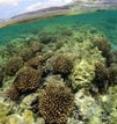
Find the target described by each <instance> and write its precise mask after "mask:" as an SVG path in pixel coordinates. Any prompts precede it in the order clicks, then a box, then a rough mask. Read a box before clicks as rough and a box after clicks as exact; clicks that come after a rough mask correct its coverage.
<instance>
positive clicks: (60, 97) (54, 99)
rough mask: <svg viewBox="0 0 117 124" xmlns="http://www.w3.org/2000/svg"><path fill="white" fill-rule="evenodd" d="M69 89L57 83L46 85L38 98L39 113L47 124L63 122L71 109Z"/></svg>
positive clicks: (71, 96) (61, 123) (71, 97)
mask: <svg viewBox="0 0 117 124" xmlns="http://www.w3.org/2000/svg"><path fill="white" fill-rule="evenodd" d="M73 99H74V97H73V94H72V93H71V91H70V89H69V88H67V87H65V86H62V85H57V84H50V85H48V86H47V87H46V88H45V90H44V91H43V92H42V94H41V96H40V98H39V110H40V114H41V115H42V116H43V117H44V119H45V120H46V122H47V123H49V124H54V123H56V124H63V123H66V121H67V116H69V114H70V112H71V110H72V109H73Z"/></svg>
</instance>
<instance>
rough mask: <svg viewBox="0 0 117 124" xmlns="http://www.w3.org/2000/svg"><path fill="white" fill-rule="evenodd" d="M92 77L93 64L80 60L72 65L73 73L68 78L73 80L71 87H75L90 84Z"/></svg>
mask: <svg viewBox="0 0 117 124" xmlns="http://www.w3.org/2000/svg"><path fill="white" fill-rule="evenodd" d="M94 77H95V73H94V66H92V65H91V64H90V63H88V62H87V61H85V60H81V62H80V63H76V64H75V65H74V69H73V73H72V74H71V77H70V78H71V79H72V81H73V83H72V85H73V87H74V88H76V87H88V86H90V84H91V81H92V80H93V78H94Z"/></svg>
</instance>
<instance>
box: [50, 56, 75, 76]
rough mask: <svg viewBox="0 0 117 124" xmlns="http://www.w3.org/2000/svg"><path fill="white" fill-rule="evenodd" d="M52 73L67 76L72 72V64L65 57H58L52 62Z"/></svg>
mask: <svg viewBox="0 0 117 124" xmlns="http://www.w3.org/2000/svg"><path fill="white" fill-rule="evenodd" d="M52 64H53V72H54V73H58V74H63V75H68V74H70V72H71V71H72V67H73V65H72V62H71V60H70V59H69V58H67V57H65V56H62V55H61V56H58V57H56V58H55V60H54V61H53V63H52Z"/></svg>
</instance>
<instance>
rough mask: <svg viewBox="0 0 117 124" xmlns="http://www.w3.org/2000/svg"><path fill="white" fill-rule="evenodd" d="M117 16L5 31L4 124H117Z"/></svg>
mask: <svg viewBox="0 0 117 124" xmlns="http://www.w3.org/2000/svg"><path fill="white" fill-rule="evenodd" d="M108 13H110V14H108ZM116 14H117V11H111V10H110V11H102V12H95V13H88V14H83V15H74V16H59V17H54V18H49V19H45V20H41V21H38V20H37V21H34V22H29V23H22V24H14V25H11V26H8V27H4V28H1V29H0V43H1V44H0V124H116V122H117V42H116V40H117V37H116V32H117V16H115V15H116ZM102 25H103V26H102Z"/></svg>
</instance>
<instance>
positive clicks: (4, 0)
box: [0, 0, 21, 6]
mask: <svg viewBox="0 0 117 124" xmlns="http://www.w3.org/2000/svg"><path fill="white" fill-rule="evenodd" d="M20 1H21V0H0V5H3V6H5V5H12V6H16V5H18V4H19V2H20Z"/></svg>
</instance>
